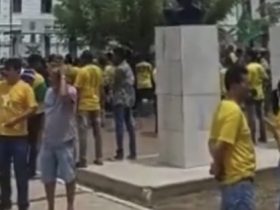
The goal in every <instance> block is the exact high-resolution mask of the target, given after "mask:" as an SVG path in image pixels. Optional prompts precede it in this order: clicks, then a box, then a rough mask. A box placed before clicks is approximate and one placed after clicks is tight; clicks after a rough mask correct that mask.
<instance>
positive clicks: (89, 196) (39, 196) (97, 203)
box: [12, 180, 144, 210]
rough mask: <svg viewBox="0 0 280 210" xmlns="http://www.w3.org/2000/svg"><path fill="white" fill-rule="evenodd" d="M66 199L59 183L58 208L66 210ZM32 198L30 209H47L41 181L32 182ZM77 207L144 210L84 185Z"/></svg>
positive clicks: (78, 190) (77, 197)
mask: <svg viewBox="0 0 280 210" xmlns="http://www.w3.org/2000/svg"><path fill="white" fill-rule="evenodd" d="M13 189H15V183H14V184H13ZM13 192H14V193H13V197H14V199H13V200H14V201H15V192H16V191H15V190H14V191H13ZM65 199H66V197H65V190H64V186H63V184H61V183H58V184H57V192H56V209H57V210H66V204H65ZM30 200H31V201H30V210H47V205H46V204H47V203H46V197H45V193H44V188H43V185H42V183H41V181H39V180H33V181H31V182H30ZM75 207H76V209H77V210H144V208H141V207H137V206H135V205H133V204H130V203H128V204H127V203H126V202H122V201H119V200H117V199H114V198H110V197H106V196H105V195H102V194H99V193H95V192H93V191H91V190H88V189H85V188H83V187H78V189H77V193H76V204H75ZM16 209H17V208H16V206H14V207H13V209H12V210H16Z"/></svg>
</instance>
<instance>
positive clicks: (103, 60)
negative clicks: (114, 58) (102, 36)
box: [98, 55, 108, 67]
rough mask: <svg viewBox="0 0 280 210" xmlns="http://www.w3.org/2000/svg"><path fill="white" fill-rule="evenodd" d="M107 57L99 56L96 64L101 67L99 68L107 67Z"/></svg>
mask: <svg viewBox="0 0 280 210" xmlns="http://www.w3.org/2000/svg"><path fill="white" fill-rule="evenodd" d="M107 61H108V60H107V57H106V56H105V55H101V56H99V57H98V64H99V65H100V66H101V67H104V66H106V65H107Z"/></svg>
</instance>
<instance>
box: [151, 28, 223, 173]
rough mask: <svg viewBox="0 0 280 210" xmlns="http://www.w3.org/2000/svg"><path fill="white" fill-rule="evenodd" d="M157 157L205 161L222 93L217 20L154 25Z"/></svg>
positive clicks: (180, 163) (186, 163)
mask: <svg viewBox="0 0 280 210" xmlns="http://www.w3.org/2000/svg"><path fill="white" fill-rule="evenodd" d="M156 62H157V72H158V73H157V96H158V115H159V138H160V162H162V163H164V164H167V165H170V166H176V167H180V168H192V167H198V166H204V165H207V164H209V161H210V158H209V155H208V146H207V145H208V135H209V126H210V124H211V119H212V114H213V111H214V109H215V107H216V105H217V103H218V101H219V97H220V87H219V85H220V81H219V78H220V77H219V46H218V31H217V28H216V26H178V27H159V28H157V29H156Z"/></svg>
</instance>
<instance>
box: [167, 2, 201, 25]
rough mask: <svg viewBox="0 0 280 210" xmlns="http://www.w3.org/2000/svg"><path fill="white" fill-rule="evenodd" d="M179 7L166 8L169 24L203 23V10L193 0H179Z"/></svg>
mask: <svg viewBox="0 0 280 210" xmlns="http://www.w3.org/2000/svg"><path fill="white" fill-rule="evenodd" d="M177 2H178V5H179V7H178V8H171V9H165V10H164V16H165V19H166V21H167V24H168V25H170V26H176V25H197V24H202V19H203V15H204V14H203V11H202V10H201V9H200V8H199V7H198V6H196V5H195V4H194V1H193V0H177Z"/></svg>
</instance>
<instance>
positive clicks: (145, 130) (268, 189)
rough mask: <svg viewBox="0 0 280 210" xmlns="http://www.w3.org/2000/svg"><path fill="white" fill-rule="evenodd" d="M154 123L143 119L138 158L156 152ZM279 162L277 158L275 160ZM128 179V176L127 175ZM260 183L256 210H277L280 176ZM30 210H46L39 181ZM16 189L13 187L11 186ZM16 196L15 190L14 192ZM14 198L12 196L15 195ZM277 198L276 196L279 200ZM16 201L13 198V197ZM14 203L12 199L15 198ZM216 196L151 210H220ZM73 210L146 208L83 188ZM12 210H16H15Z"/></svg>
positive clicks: (108, 152) (109, 134)
mask: <svg viewBox="0 0 280 210" xmlns="http://www.w3.org/2000/svg"><path fill="white" fill-rule="evenodd" d="M108 130H110V129H108V128H107V129H104V131H103V139H104V156H105V158H109V157H112V155H113V154H114V149H115V144H114V139H115V138H114V132H113V131H108ZM153 131H154V120H153V119H152V118H151V119H146V120H145V123H144V124H142V128H141V129H138V132H137V136H138V151H139V155H140V158H142V157H143V158H145V157H149V156H153V155H155V154H156V153H157V151H158V144H159V140H158V139H157V137H156V135H155V134H154V132H153ZM275 158H278V157H275ZM128 176H129V174H128ZM271 177H273V178H269V179H266V180H262V181H257V206H258V208H257V210H276V209H277V203H278V197H280V188H279V184H280V173H279V175H278V174H273V175H271ZM30 187H31V191H30V196H31V208H30V210H47V206H46V199H45V194H44V190H43V186H42V184H41V182H40V181H39V180H34V181H31V182H30ZM14 188H15V185H14ZM14 192H15V190H14ZM14 194H15V193H14ZM278 195H279V196H278ZM14 197H15V195H14ZM14 200H15V198H14ZM219 200H220V196H219V192H218V190H210V191H208V190H207V189H205V191H201V192H198V193H192V194H189V195H185V196H181V197H175V198H169V199H165V200H162V201H160V202H158V203H157V204H155V206H154V208H153V209H154V210H216V209H217V210H218V209H219ZM56 201H57V203H56V204H57V208H56V209H59V210H63V209H66V206H65V191H64V186H63V185H62V184H58V186H57V195H56ZM76 209H79V210H144V209H146V208H142V207H139V206H137V205H133V204H131V203H130V202H126V201H122V200H119V199H116V198H114V197H111V196H107V195H104V194H102V193H98V192H93V191H91V190H87V189H85V188H80V187H79V188H78V190H77V199H76ZM13 210H16V208H15V207H14V209H13Z"/></svg>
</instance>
